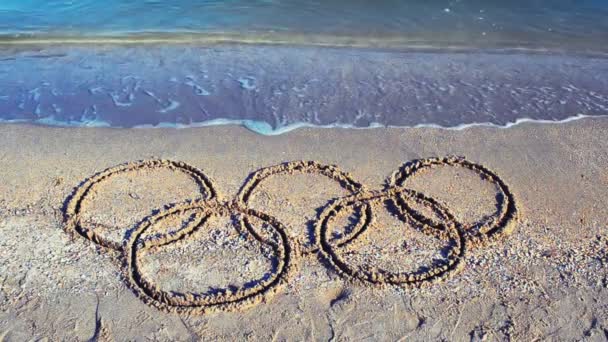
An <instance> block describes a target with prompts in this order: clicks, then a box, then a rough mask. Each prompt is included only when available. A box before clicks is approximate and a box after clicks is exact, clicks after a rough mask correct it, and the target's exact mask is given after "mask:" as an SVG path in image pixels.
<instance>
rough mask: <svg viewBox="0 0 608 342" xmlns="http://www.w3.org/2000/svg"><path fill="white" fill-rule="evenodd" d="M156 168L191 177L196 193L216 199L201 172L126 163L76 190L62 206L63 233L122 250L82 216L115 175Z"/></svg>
mask: <svg viewBox="0 0 608 342" xmlns="http://www.w3.org/2000/svg"><path fill="white" fill-rule="evenodd" d="M155 169H166V170H170V171H173V172H179V173H182V174H184V175H186V176H187V177H189V178H191V179H192V180H193V181H194V182H195V183H196V185H197V187H198V192H199V193H200V195H201V197H202V198H203V199H213V198H216V197H217V196H218V195H217V192H216V190H215V189H214V187H213V184H212V183H211V181H210V180H209V178H208V177H207V176H206V175H205V174H204V173H203V171H201V170H199V169H198V168H196V167H194V166H191V165H188V164H186V163H184V162H176V161H171V160H162V159H155V160H142V161H138V162H130V163H125V164H121V165H117V166H114V167H111V168H108V169H106V170H104V171H101V172H99V173H97V174H95V175H93V176H91V177H90V178H88V179H86V180H85V181H84V182H83V183H81V184H80V185H79V186H78V187H77V188H76V189H75V191H74V192H73V193H72V195H71V197H70V198H69V200H68V202H67V204H66V206H65V212H64V220H65V223H66V230H68V231H71V232H76V233H78V234H80V235H81V236H83V237H85V238H87V239H89V240H91V241H93V242H94V243H96V244H98V245H100V246H103V247H106V248H110V249H114V250H121V248H122V241H116V240H113V239H111V238H110V237H108V236H107V234H103V233H102V232H101V228H104V225H102V224H99V223H95V222H91V221H90V220H87V219H85V218H84V217H83V216H84V215H83V214H84V213H85V212H86V208H87V199H89V197H91V195H92V194H93V193H94V192H95V191H96V190H99V189H101V188H103V186H104V185H105V183H107V182H108V181H109V180H111V179H113V178H115V177H116V176H119V175H124V174H129V173H133V172H137V171H140V170H155ZM166 204H168V203H166ZM166 204H165V205H166ZM110 211H111V209H110ZM128 228H131V227H125V230H127V229H128ZM125 233H126V232H125ZM123 234H124V233H123Z"/></svg>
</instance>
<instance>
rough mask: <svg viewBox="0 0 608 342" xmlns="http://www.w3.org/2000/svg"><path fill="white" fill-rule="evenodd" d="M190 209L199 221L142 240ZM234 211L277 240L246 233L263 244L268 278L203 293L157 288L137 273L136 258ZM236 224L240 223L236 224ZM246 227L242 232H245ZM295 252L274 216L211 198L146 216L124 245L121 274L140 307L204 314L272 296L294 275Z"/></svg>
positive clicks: (185, 236) (137, 261) (248, 236)
mask: <svg viewBox="0 0 608 342" xmlns="http://www.w3.org/2000/svg"><path fill="white" fill-rule="evenodd" d="M191 210H195V211H199V212H200V218H198V219H197V220H196V224H193V225H189V226H188V227H187V228H185V229H181V230H179V231H178V232H176V233H173V234H164V235H162V236H159V237H155V238H153V239H143V240H142V236H143V235H144V234H145V232H146V230H148V229H149V228H150V227H152V226H154V224H156V223H159V222H161V221H162V220H164V219H167V218H168V217H171V216H175V215H180V214H183V213H184V212H188V211H191ZM235 213H237V214H238V215H239V216H245V217H250V216H251V217H255V218H257V219H259V220H261V221H263V222H265V223H267V225H268V227H270V228H272V229H273V230H274V233H276V234H275V236H276V237H278V239H279V240H280V241H279V242H272V241H270V240H269V239H263V240H262V239H261V238H260V237H259V235H258V234H257V233H256V232H255V231H253V230H252V231H251V234H250V235H246V237H247V239H248V240H252V239H254V240H256V241H257V242H261V243H263V244H266V245H269V246H270V247H271V248H272V250H273V252H274V254H275V255H276V256H277V259H278V262H277V264H276V265H275V266H274V268H276V271H275V272H273V273H272V274H271V275H270V276H269V277H267V278H264V279H261V280H260V281H259V282H257V283H255V284H254V285H251V286H249V287H245V288H242V289H230V288H227V289H223V290H218V291H216V292H215V293H213V294H203V293H194V292H187V293H182V292H178V291H171V290H163V289H159V288H158V286H157V285H155V284H154V282H153V281H151V280H150V279H146V277H145V276H144V275H143V274H142V273H141V272H140V267H139V266H140V264H139V257H138V256H139V254H140V253H141V252H143V251H145V250H147V249H150V248H161V247H163V246H167V245H170V244H173V243H176V242H177V241H180V240H183V239H185V238H187V237H188V236H190V235H192V234H194V233H195V232H196V231H197V230H199V229H201V228H202V227H203V226H204V225H205V223H206V222H207V220H208V219H209V218H210V217H212V216H232V215H234V214H235ZM239 222H242V221H240V220H239ZM245 229H248V228H245ZM294 256H295V253H294V246H293V245H292V244H291V243H290V241H289V239H288V237H287V235H286V232H285V228H284V227H283V225H282V224H281V223H280V222H279V221H278V220H276V219H275V218H273V217H271V216H269V215H266V214H263V213H260V212H258V211H255V210H253V209H245V208H241V207H239V206H237V205H236V204H233V203H218V202H217V201H214V200H211V201H209V200H207V201H195V202H192V203H183V204H179V205H176V206H174V207H172V208H170V209H168V210H166V211H162V212H160V213H158V214H156V215H154V216H152V217H149V218H147V219H145V220H144V221H143V222H141V223H140V224H139V225H138V227H137V228H136V229H135V231H133V232H132V233H131V235H130V237H129V238H128V239H127V240H126V242H125V245H124V260H125V263H124V272H125V274H126V275H127V276H126V279H127V282H128V283H129V285H130V287H131V288H132V289H133V290H134V292H135V293H136V294H137V295H138V297H140V298H141V299H142V300H143V301H145V302H146V303H149V304H151V305H153V306H155V307H157V308H159V309H162V310H164V311H175V312H180V313H188V314H194V313H199V314H200V313H206V312H210V311H217V310H223V311H231V310H235V309H239V308H243V307H247V306H251V305H253V304H255V303H258V302H260V301H263V300H265V299H267V298H268V297H270V296H271V295H273V294H274V293H276V292H277V291H278V290H279V289H280V288H281V287H282V286H283V285H285V284H286V283H287V280H288V279H289V277H290V276H291V275H293V273H294V271H295V263H294V262H293V259H294Z"/></svg>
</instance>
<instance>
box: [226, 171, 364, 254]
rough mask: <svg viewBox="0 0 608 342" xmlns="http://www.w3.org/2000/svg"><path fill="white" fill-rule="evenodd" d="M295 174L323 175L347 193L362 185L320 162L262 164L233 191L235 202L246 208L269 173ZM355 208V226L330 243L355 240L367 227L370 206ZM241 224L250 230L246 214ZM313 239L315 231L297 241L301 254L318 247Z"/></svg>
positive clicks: (341, 243)
mask: <svg viewBox="0 0 608 342" xmlns="http://www.w3.org/2000/svg"><path fill="white" fill-rule="evenodd" d="M296 173H308V174H317V175H322V176H325V177H327V178H329V179H331V180H334V181H336V182H337V183H338V184H339V185H340V187H342V188H343V189H345V190H347V191H349V192H350V193H351V194H354V193H357V192H359V191H362V190H363V185H361V183H359V182H357V181H355V180H354V179H353V178H352V176H351V175H349V174H348V173H345V172H342V171H340V169H338V168H337V167H335V166H332V165H323V164H319V163H317V162H315V161H293V162H288V163H283V164H279V165H274V166H269V167H265V168H263V169H260V170H258V171H256V172H254V173H253V174H251V175H250V176H249V177H248V178H247V180H246V182H245V184H243V186H242V187H241V190H240V191H239V193H238V194H237V196H236V201H237V202H238V203H239V205H241V206H243V207H246V206H248V202H249V199H250V198H251V197H252V196H253V195H254V193H255V190H256V188H257V187H258V186H259V185H260V184H262V183H263V182H264V181H265V180H266V179H268V178H270V177H272V176H278V175H292V174H296ZM356 210H357V214H358V216H359V219H358V222H357V224H356V225H355V227H354V228H352V229H350V230H349V231H348V232H347V234H344V235H343V236H341V237H340V238H339V239H336V240H335V241H332V243H334V244H337V245H338V246H343V245H346V244H348V243H349V242H350V241H352V240H354V239H356V238H357V237H358V236H359V235H360V234H361V233H363V232H364V231H365V229H367V226H368V224H369V220H370V219H371V216H372V212H371V208H370V207H369V205H367V204H363V205H362V206H360V207H357V208H356ZM243 224H244V225H245V226H247V227H248V228H249V229H250V230H254V228H253V227H251V224H250V222H249V220H248V219H247V217H246V216H244V217H243ZM316 240H317V239H316V235H315V234H309V239H308V241H298V243H299V244H300V246H301V251H302V253H304V254H310V253H315V252H317V251H318V250H319V249H318V242H317V241H316Z"/></svg>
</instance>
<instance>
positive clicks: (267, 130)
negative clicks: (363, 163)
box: [134, 114, 608, 136]
mask: <svg viewBox="0 0 608 342" xmlns="http://www.w3.org/2000/svg"><path fill="white" fill-rule="evenodd" d="M605 117H608V115H584V114H578V115H575V116H571V117H568V118H565V119H562V120H545V119H531V118H521V119H517V120H515V122H509V123H507V124H505V125H498V124H495V123H491V122H476V123H469V124H460V125H456V126H441V125H437V124H418V125H414V126H392V125H384V124H381V123H379V122H372V123H370V124H369V125H368V126H365V127H359V126H354V125H349V124H331V125H314V124H311V123H307V122H299V123H293V124H290V125H287V126H282V127H278V128H273V127H272V125H270V124H269V123H267V122H266V121H256V120H233V119H214V120H209V121H205V122H199V123H191V124H175V123H169V122H161V123H159V124H157V125H138V126H135V127H134V128H138V129H141V128H177V129H184V128H195V127H207V126H219V125H239V126H243V127H245V128H247V129H249V130H251V131H253V132H255V133H258V134H261V135H268V136H273V135H281V134H285V133H288V132H291V131H294V130H296V129H300V128H343V129H373V128H435V129H445V130H454V131H460V130H465V129H468V128H473V127H492V128H498V129H506V128H511V127H514V126H518V125H520V124H523V123H538V124H564V123H568V122H572V121H577V120H581V119H586V118H605Z"/></svg>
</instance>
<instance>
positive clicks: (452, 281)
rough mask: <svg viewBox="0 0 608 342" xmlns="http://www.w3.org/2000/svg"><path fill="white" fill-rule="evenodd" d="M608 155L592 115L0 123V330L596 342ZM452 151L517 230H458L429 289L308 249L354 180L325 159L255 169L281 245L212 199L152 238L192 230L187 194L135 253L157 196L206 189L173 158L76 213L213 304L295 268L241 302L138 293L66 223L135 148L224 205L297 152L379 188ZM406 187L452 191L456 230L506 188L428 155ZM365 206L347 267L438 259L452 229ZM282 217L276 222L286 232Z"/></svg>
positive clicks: (49, 336)
mask: <svg viewBox="0 0 608 342" xmlns="http://www.w3.org/2000/svg"><path fill="white" fill-rule="evenodd" d="M607 151H608V120H606V119H601V118H598V119H584V120H580V121H576V122H570V123H566V124H533V123H527V124H522V125H519V126H515V127H512V128H509V129H498V128H483V127H478V128H469V129H465V130H460V131H449V130H443V129H431V128H416V129H397V128H393V129H369V130H345V129H300V130H296V131H293V132H290V133H288V134H284V135H280V136H274V137H267V136H261V135H257V134H255V133H252V132H250V131H247V130H246V129H244V128H241V127H237V126H218V127H207V128H192V129H182V130H174V129H136V130H125V129H105V128H90V129H87V128H48V127H38V126H28V125H4V126H0V163H1V164H0V165H1V167H0V180H1V181H0V236H1V238H0V341H2V340H7V341H13V340H45V339H46V340H49V341H51V340H53V341H54V340H67V341H71V340H89V339H93V340H95V339H97V340H199V339H204V340H218V339H220V340H234V339H248V340H277V341H281V340H339V341H342V340H344V341H351V340H391V341H395V340H408V339H417V340H423V339H424V340H442V339H443V340H509V339H514V340H591V341H604V340H606V339H608V268H607V265H608V230H607V225H608V205H607V204H608V203H607V202H608V200H607V199H606V198H608V172H607V171H606V170H607V167H608V152H607ZM446 155H458V156H465V157H466V158H467V159H468V160H470V161H472V162H475V163H479V164H481V165H483V166H485V167H487V168H488V169H490V170H492V171H493V172H495V173H496V175H498V177H499V179H500V180H502V181H504V182H505V184H506V185H508V187H509V189H510V191H511V193H512V194H513V199H514V202H515V206H516V208H517V219H516V220H513V222H512V223H513V224H512V226H511V227H510V229H509V234H504V235H501V236H499V237H497V238H496V239H494V241H491V242H489V243H485V244H483V245H479V246H468V245H469V244H467V247H466V248H465V250H464V252H463V256H462V258H461V259H462V260H461V261H460V264H459V266H458V269H459V270H458V271H457V272H453V273H451V276H450V277H448V278H447V279H445V280H443V281H441V282H435V283H433V284H430V285H429V286H423V287H420V288H419V287H402V286H393V285H386V286H366V285H365V284H364V282H360V281H359V282H357V281H353V280H352V279H349V278H348V277H344V276H343V275H340V272H338V271H337V270H336V269H334V268H333V267H332V263H331V262H329V263H328V262H326V261H321V260H320V259H319V258H318V257H317V255H316V254H315V253H307V254H304V253H302V252H301V251H306V250H307V249H308V250H310V248H311V246H310V244H311V241H310V237H309V235H308V234H307V231H308V230H310V229H312V228H313V227H314V222H315V220H316V218H317V217H318V215H320V214H321V213H320V210H319V208H320V207H323V206H325V205H326V204H327V201H328V200H330V199H332V198H336V197H343V196H347V195H350V194H351V193H352V192H353V191H356V189H354V190H353V189H352V188H349V187H348V186H344V184H340V183H339V182H336V181H335V180H332V179H330V178H328V177H325V176H323V175H319V174H309V173H285V174H280V175H276V176H272V177H269V178H267V179H266V180H264V181H263V182H261V183H260V184H258V187H257V188H256V189H255V191H254V192H253V194H252V195H251V198H249V200H248V206H249V207H250V208H253V209H256V210H257V211H259V212H263V213H267V214H269V215H272V216H274V217H276V221H273V220H269V219H265V218H264V217H262V219H263V220H262V219H260V218H259V217H258V218H255V217H253V216H252V219H251V225H252V226H256V227H258V228H256V229H258V230H257V232H258V233H259V234H260V237H261V238H263V239H267V240H268V241H271V242H272V243H274V244H266V245H264V244H260V243H259V241H257V240H255V239H251V235H252V234H247V233H239V232H238V231H237V230H235V225H234V223H235V222H234V221H231V220H230V213H231V212H230V211H229V210H227V209H226V208H224V209H218V210H216V211H217V213H218V214H217V215H216V216H214V217H212V218H210V219H209V222H206V224H205V225H204V226H203V228H202V229H200V230H197V231H193V232H192V234H189V235H188V237H187V238H185V239H183V241H179V242H178V243H173V244H169V245H166V246H162V245H156V246H155V245H154V243H153V242H151V241H156V240H154V236H157V237H158V236H161V237H162V236H163V235H162V234H164V232H167V231H172V232H179V231H180V229H181V228H180V227H181V226H185V227H186V228H185V229H189V228H188V227H190V226H189V225H191V222H197V220H199V219H201V217H202V216H204V215H205V213H208V211H204V210H202V211H201V210H198V211H197V209H191V210H184V212H183V213H181V216H180V215H177V216H170V217H167V218H163V219H161V220H160V221H159V223H158V224H157V225H156V226H154V227H153V228H151V229H152V232H147V233H146V232H140V233H141V236H143V237H144V241H147V243H148V244H149V245H148V247H149V248H147V247H146V248H143V247H142V248H140V249H138V248H139V247H137V246H140V247H141V246H143V245H142V243H141V241H140V240H141V238H140V240H138V238H137V237H134V235H129V236H126V237H125V235H124V234H125V231H127V230H128V228H131V227H134V226H135V225H136V224H137V223H138V222H139V221H141V220H142V219H144V218H145V217H148V216H149V215H151V214H152V213H153V210H154V209H158V208H162V207H163V206H164V205H166V204H169V203H176V202H180V201H183V200H186V199H194V198H197V197H201V198H206V197H210V196H208V195H209V194H208V193H205V191H202V192H201V187H200V184H198V183H197V182H196V181H193V178H192V175H191V174H189V173H183V172H179V170H178V169H175V168H158V169H152V168H146V169H141V170H136V171H133V172H130V173H123V174H118V175H115V176H113V177H111V178H109V179H106V180H105V181H104V182H103V184H102V186H99V187H98V188H97V189H96V190H95V191H94V192H92V194H91V196H90V198H88V199H87V200H86V206H83V208H84V209H85V210H83V212H82V217H81V219H82V220H83V222H87V223H96V226H95V232H96V233H97V234H99V235H100V236H103V238H104V239H107V241H113V242H114V245H115V246H117V247H116V248H121V246H122V243H123V242H124V240H125V238H127V239H128V241H131V240H132V241H131V243H132V245H133V246H136V247H134V248H135V249H136V250H138V251H139V252H138V253H136V254H137V255H136V257H137V262H138V263H139V264H138V265H139V266H138V267H139V268H138V272H139V273H141V275H143V276H144V277H145V278H147V279H153V281H154V284H156V285H153V286H152V287H158V288H162V289H164V290H167V291H170V290H174V291H191V292H205V291H207V290H210V289H215V290H211V293H214V294H215V295H214V296H211V297H209V296H208V297H204V298H203V299H201V300H202V301H203V302H204V300H216V299H218V298H219V299H221V298H223V297H222V296H224V297H230V298H233V297H234V296H238V294H239V292H237V293H235V294H231V293H229V294H228V295H226V292H222V291H221V290H218V288H223V287H227V286H228V287H230V288H238V287H240V286H243V285H244V284H248V283H250V282H251V281H252V280H254V279H258V280H260V281H259V282H258V283H256V284H257V285H255V284H254V285H253V286H249V287H248V288H249V289H252V291H254V290H255V289H256V287H259V286H258V285H259V284H270V283H272V281H271V280H272V279H271V278H273V277H274V274H275V273H277V272H279V273H280V270H283V269H286V270H287V271H286V272H285V274H283V273H280V274H279V275H278V276H277V277H278V278H280V281H279V282H280V283H282V285H283V286H282V287H281V286H279V287H277V288H276V291H274V290H273V289H271V290H270V291H269V293H273V292H276V293H274V295H273V296H270V295H268V296H266V294H269V293H264V295H263V296H262V297H255V298H254V299H253V300H250V301H249V302H248V303H247V304H248V305H247V307H243V306H241V305H234V306H228V307H223V308H222V309H235V311H231V312H224V311H221V310H220V311H217V310H215V312H206V313H204V314H200V312H198V314H196V312H194V314H192V313H193V312H192V311H193V310H181V313H176V312H171V311H172V310H170V308H169V309H168V308H167V306H166V305H164V306H163V305H161V306H160V309H159V308H158V306H159V305H156V306H155V305H150V304H154V301H151V300H140V299H139V298H138V295H139V296H140V297H141V296H142V294H141V290H137V291H133V289H132V288H130V287H129V285H128V284H129V282H132V281H133V279H130V278H129V275H128V274H127V275H126V276H125V274H124V273H125V270H127V272H126V273H129V272H128V270H129V268H127V267H126V266H125V265H123V262H122V257H121V254H120V253H119V252H117V251H115V250H112V249H109V248H102V247H99V246H98V245H96V244H94V243H93V242H91V241H89V240H87V239H85V238H84V237H82V236H80V235H71V234H68V233H67V232H66V227H67V226H68V225H66V224H65V223H64V217H63V216H64V202H65V201H66V199H67V198H68V197H69V196H70V194H72V192H73V191H74V188H75V187H77V186H78V185H79V184H80V183H81V182H82V181H84V180H85V179H87V178H88V177H90V176H92V175H94V174H95V173H97V172H100V171H102V170H104V169H107V168H109V167H112V166H115V165H118V164H122V163H125V162H130V161H137V160H142V159H155V158H162V159H170V160H174V161H181V162H185V163H188V164H189V165H192V166H195V167H197V168H200V169H202V170H203V172H204V174H205V175H206V176H208V177H209V178H210V180H211V181H212V184H213V187H214V189H215V190H216V191H217V194H218V195H217V196H218V198H220V200H223V201H230V200H232V199H233V198H235V196H236V195H237V193H238V192H239V189H240V187H241V186H242V184H243V182H244V181H245V180H246V179H247V178H248V176H250V175H251V174H252V173H253V172H255V171H257V170H259V169H261V168H264V167H268V166H271V165H276V164H280V163H284V162H287V161H298V160H315V161H318V162H319V163H321V164H332V165H337V166H338V167H339V170H341V171H343V172H346V173H348V174H349V175H350V177H352V179H353V180H355V181H356V182H360V183H361V186H363V187H365V189H366V190H368V191H373V190H382V189H383V187H384V185H385V183H386V180H387V179H388V178H389V177H390V176H391V174H392V173H393V172H394V171H396V170H398V169H399V167H400V166H401V165H402V164H403V163H404V162H407V161H409V160H413V159H419V158H428V157H443V156H446ZM406 183H407V184H405V185H406V186H407V187H408V188H411V189H414V190H417V191H419V192H421V193H424V194H425V195H426V196H428V197H430V198H433V199H435V200H437V201H438V202H440V203H443V205H444V206H445V208H446V209H447V210H449V211H450V212H451V213H453V215H454V216H455V219H456V220H457V221H458V222H461V223H462V224H463V227H469V226H471V225H474V223H475V222H478V221H480V220H483V219H484V218H487V217H488V216H491V215H492V214H493V213H494V212H495V211H496V209H497V204H499V203H500V201H499V200H501V198H500V196H498V200H497V187H496V186H495V185H494V184H491V183H489V182H487V181H485V180H483V179H481V178H480V177H479V176H477V175H476V174H475V173H472V172H470V171H469V170H466V169H463V168H459V167H437V168H433V169H432V170H430V171H428V172H427V173H425V174H422V175H420V176H417V177H415V178H412V179H411V180H409V181H407V182H406ZM203 190H204V189H203ZM502 200H504V198H502ZM381 201H382V200H380V202H381ZM497 201H498V202H497ZM347 209H348V208H347ZM350 209H351V210H350V212H347V213H346V214H345V215H338V216H339V217H336V218H335V220H334V221H332V222H333V223H334V224H335V227H334V228H329V229H328V230H329V232H328V236H329V237H328V239H329V240H330V244H331V241H334V243H336V241H342V240H341V239H344V238H345V237H348V236H349V234H353V231H352V229H355V230H356V224H355V223H356V222H357V221H358V220H359V219H360V218H361V215H362V213H364V211H362V210H361V208H356V207H354V208H350ZM358 209H359V210H358ZM214 210H215V209H214ZM424 210H425V209H424V208H420V211H421V212H425V211H424ZM346 211H349V210H346ZM373 212H374V220H373V223H372V224H371V225H370V226H369V227H368V229H367V230H366V231H365V233H364V234H362V235H361V237H360V238H357V239H354V240H353V242H352V243H351V244H349V245H348V246H346V247H344V249H343V250H340V252H339V253H338V254H340V253H341V258H342V260H346V261H347V263H349V265H354V266H353V267H355V268H356V267H359V266H361V267H363V268H364V269H366V268H369V267H378V268H383V269H385V270H388V271H392V272H413V271H416V270H419V267H420V265H431V264H433V263H434V262H437V260H442V259H445V257H446V253H447V252H445V249H446V245H445V241H443V240H442V239H441V238H438V237H433V236H430V235H429V234H422V233H421V232H420V230H416V229H412V228H415V227H412V226H413V224H412V222H410V221H408V222H406V223H404V222H402V221H401V220H399V217H398V216H395V215H394V213H392V212H389V211H386V210H383V207H382V205H374V206H373ZM427 214H428V216H432V214H433V213H431V212H428V213H427ZM254 216H255V215H254ZM440 218H441V217H439V216H438V217H435V219H434V220H439V219H440ZM186 219H187V220H189V221H187V222H184V221H185V220H186ZM264 220H266V224H264V223H263V222H261V221H264ZM273 225H275V226H279V230H276V227H274V228H273V227H272V226H273ZM350 225H352V226H353V227H354V228H352V227H351V228H349V227H350ZM283 226H284V227H283ZM281 227H283V229H284V231H285V232H286V235H285V236H281V234H278V233H277V231H281V230H280V228H281ZM340 227H341V228H340ZM68 228H69V227H68ZM340 229H342V230H340ZM349 229H350V230H349ZM154 234H156V235H154ZM159 234H160V235H159ZM444 235H445V234H444ZM448 235H449V234H448ZM146 236H147V238H146ZM443 238H446V236H443ZM129 239H130V240H129ZM146 239H147V240H146ZM138 241H139V242H138ZM284 241H289V244H288V246H287V245H285V243H284ZM295 242H298V243H295ZM296 245H300V246H296ZM285 246H287V247H285ZM271 247H272V248H271ZM291 247H294V248H296V250H293V251H291V250H289V248H291ZM340 248H342V247H339V248H336V249H340ZM277 253H278V254H279V255H285V254H286V253H287V254H289V255H291V256H292V258H291V259H290V260H289V267H287V268H285V267H283V266H284V265H283V263H282V261H281V260H283V261H284V258H279V259H277V258H276V257H275V256H276V255H277ZM281 253H283V254H281ZM129 260H132V259H129ZM277 270H279V271H277ZM275 271H276V272H275ZM269 277H270V278H269ZM268 279H271V280H268ZM279 285H281V284H279ZM144 297H145V294H144ZM205 298H206V299H205ZM210 298H211V299H210ZM165 299H166V298H165ZM190 299H192V298H190ZM262 299H263V300H262ZM178 311H180V310H178ZM194 311H196V310H194Z"/></svg>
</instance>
